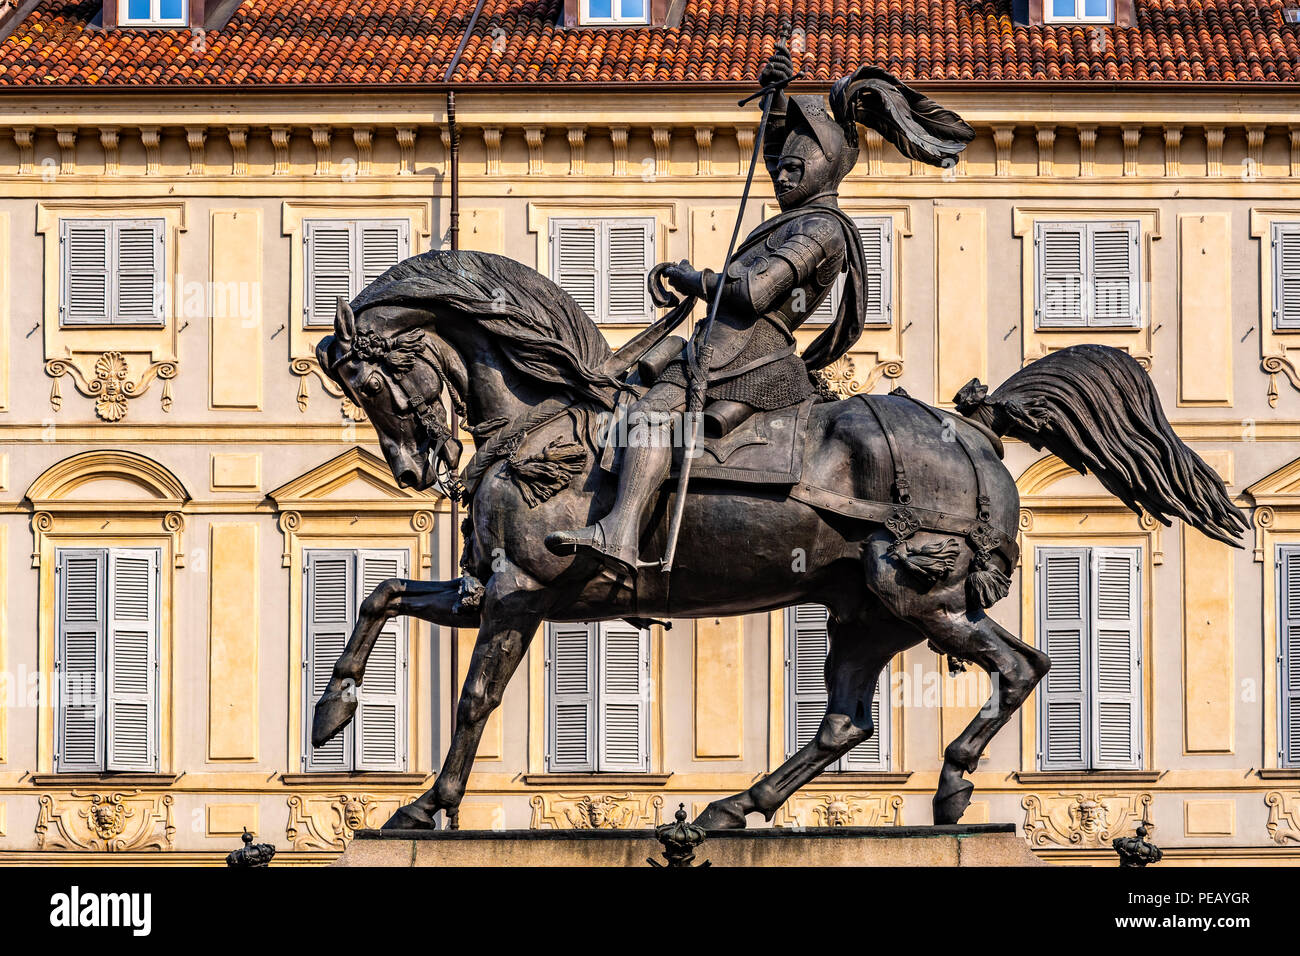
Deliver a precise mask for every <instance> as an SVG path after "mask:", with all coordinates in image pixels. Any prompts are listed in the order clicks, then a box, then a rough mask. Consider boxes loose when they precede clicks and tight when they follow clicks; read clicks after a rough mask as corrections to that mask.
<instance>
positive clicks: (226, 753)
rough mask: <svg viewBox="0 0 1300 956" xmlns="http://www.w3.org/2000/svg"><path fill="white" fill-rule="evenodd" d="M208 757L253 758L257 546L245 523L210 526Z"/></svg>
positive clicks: (255, 745) (252, 531)
mask: <svg viewBox="0 0 1300 956" xmlns="http://www.w3.org/2000/svg"><path fill="white" fill-rule="evenodd" d="M211 537H212V548H211V572H210V573H211V580H212V593H211V598H210V603H209V612H210V615H211V617H210V623H209V634H210V637H209V640H208V759H209V760H254V761H255V760H257V759H258V737H257V728H258V700H259V695H258V688H259V686H260V685H259V679H258V677H259V675H258V645H259V639H260V636H261V634H260V629H259V626H258V625H259V622H260V614H259V607H258V585H259V582H260V580H261V574H260V573H259V571H258V557H259V549H258V542H257V525H256V524H253V523H251V522H231V523H229V524H226V523H221V524H214V525H213V526H212V533H211Z"/></svg>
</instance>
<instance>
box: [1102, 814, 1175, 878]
mask: <svg viewBox="0 0 1300 956" xmlns="http://www.w3.org/2000/svg"><path fill="white" fill-rule="evenodd" d="M1154 829H1155V827H1154V826H1152V825H1151V823H1150V822H1149V821H1147V820H1145V819H1144V820H1142V821H1141V822H1139V823H1138V825H1137V836H1135V837H1116V838H1115V839H1113V840H1111V841H1110V845H1111V846H1112V847H1114V848H1115V852H1116V853H1118V854H1119V865H1120V866H1125V867H1127V866H1131V867H1138V868H1139V869H1140V868H1141V867H1144V866H1147V865H1148V864H1151V863H1159V862H1160V861H1161V859H1163V858H1164V855H1165V854H1164V851H1163V850H1161V849H1160V847H1158V846H1156V845H1155V844H1154V843H1152V842H1151V841H1150V840H1148V839H1147V834H1148V833H1150V832H1151V831H1152V830H1154Z"/></svg>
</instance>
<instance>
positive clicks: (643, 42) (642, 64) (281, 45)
mask: <svg viewBox="0 0 1300 956" xmlns="http://www.w3.org/2000/svg"><path fill="white" fill-rule="evenodd" d="M1290 2H1293V0H1255V2H1252V3H1247V2H1243V0H1136V23H1135V25H1134V26H1133V27H1131V28H1117V27H1100V28H1097V27H1082V26H1055V27H1017V26H1014V25H1013V23H1012V21H1011V2H1010V0H847V2H846V0H687V2H686V8H685V11H684V13H683V16H682V21H681V25H680V26H678V27H674V28H651V27H614V28H605V29H586V28H584V29H559V28H557V27H556V23H557V22H558V21H559V19H560V12H561V7H562V4H563V0H485V2H484V8H483V12H482V15H481V16H480V19H479V22H478V25H477V27H476V29H475V32H474V36H472V37H471V38H470V40H469V42H468V44H467V45H466V48H465V52H464V55H463V57H462V60H461V62H460V65H459V67H458V69H457V72H456V77H455V78H456V79H457V80H458V81H460V82H464V83H473V84H492V83H520V82H525V83H537V82H547V81H557V82H571V83H618V82H628V83H634V82H657V83H675V82H696V81H700V82H745V81H749V80H752V78H753V77H754V76H755V75H756V74H757V72H758V70H759V68H760V66H761V64H762V62H763V60H764V58H765V57H766V56H767V55H768V53H769V52H770V50H771V47H772V40H773V37H774V36H775V34H776V31H777V29H778V26H779V24H780V23H781V21H782V20H784V19H787V18H788V19H789V20H790V21H791V23H792V25H793V27H794V28H795V30H796V34H795V43H796V44H798V45H799V46H801V47H802V50H803V52H802V53H801V54H798V56H797V59H798V60H799V62H800V65H802V66H805V67H807V68H808V69H809V71H810V72H811V74H812V76H813V77H814V78H816V79H818V80H822V81H828V80H830V79H832V78H834V77H837V76H840V75H843V74H844V73H847V72H849V71H850V70H851V69H853V68H854V67H856V66H858V65H859V64H862V63H875V64H877V65H879V66H882V67H884V68H885V69H888V70H891V71H892V72H895V73H897V74H898V75H900V76H901V77H903V78H904V79H913V80H915V79H923V80H976V81H978V80H1047V81H1060V82H1071V81H1088V80H1094V81H1095V80H1107V81H1130V80H1131V81H1171V82H1178V81H1182V82H1189V81H1211V82H1229V83H1230V82H1243V81H1250V82H1262V83H1283V82H1293V81H1295V80H1297V79H1300V38H1298V37H1297V33H1296V29H1297V28H1295V27H1292V26H1290V25H1288V24H1285V23H1284V22H1283V20H1282V13H1281V11H1282V7H1283V6H1284V4H1285V3H1290ZM100 6H101V0H43V2H42V3H40V5H39V6H37V7H36V9H35V10H34V11H33V12H32V13H31V14H29V15H28V17H27V19H26V20H25V21H24V22H23V23H22V24H20V25H18V26H17V28H16V29H15V30H14V31H13V32H12V34H11V35H10V36H9V37H8V38H6V39H5V40H4V41H3V42H0V86H5V87H18V86H37V87H39V86H77V85H91V84H96V85H99V86H141V85H166V86H186V87H201V86H230V85H241V84H271V85H289V84H295V83H312V84H343V85H351V84H364V83H386V84H393V85H396V84H410V83H438V82H440V81H441V80H442V78H443V75H444V73H445V72H446V68H447V65H448V64H449V63H450V62H451V59H452V56H453V55H454V52H455V49H456V47H457V45H458V44H459V42H460V39H461V35H462V33H463V31H464V29H465V24H466V23H467V22H468V21H469V17H470V14H471V11H472V10H473V6H474V0H448V2H438V0H366V2H363V3H360V4H356V3H348V2H346V0H244V3H243V4H242V5H241V6H240V7H239V8H238V10H237V11H236V12H235V14H234V16H233V17H232V18H231V20H230V22H229V23H228V24H227V25H226V26H225V27H223V28H222V29H221V30H216V31H210V32H208V33H207V34H206V35H204V36H203V37H202V38H201V39H196V38H195V36H194V35H193V34H192V33H191V32H190V31H189V30H175V29H170V30H110V31H103V30H100V29H96V28H93V27H91V26H90V22H91V21H92V20H93V19H94V18H95V16H96V15H97V14H98V12H99V9H100Z"/></svg>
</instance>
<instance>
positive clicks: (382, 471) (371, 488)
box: [270, 447, 438, 508]
mask: <svg viewBox="0 0 1300 956" xmlns="http://www.w3.org/2000/svg"><path fill="white" fill-rule="evenodd" d="M270 498H271V500H272V501H274V502H275V503H276V504H277V505H279V506H280V507H282V508H289V507H298V506H301V505H302V504H304V503H310V502H322V503H323V502H339V503H345V502H356V503H379V504H394V503H397V504H400V503H402V502H410V503H411V504H413V505H427V504H428V503H429V502H431V501H434V500H436V499H437V498H438V494H437V492H434V491H416V490H415V489H413V488H401V487H399V486H398V484H397V481H396V480H395V479H394V478H393V473H392V472H391V471H389V470H388V463H387V462H385V461H384V460H383V459H382V458H379V457H378V456H376V455H374V454H372V453H371V452H368V451H366V450H365V449H364V448H358V447H354V448H349V449H348V450H347V451H345V452H344V453H343V454H341V455H338V456H336V457H334V458H331V459H330V460H329V461H327V462H325V463H324V464H321V465H317V466H316V467H315V468H313V469H312V470H311V471H308V472H306V473H305V474H302V475H299V476H298V477H297V478H295V479H293V480H292V481H290V482H287V483H285V484H283V485H281V486H280V487H279V488H276V489H275V490H274V491H272V492H271V493H270Z"/></svg>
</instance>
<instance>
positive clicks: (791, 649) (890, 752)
mask: <svg viewBox="0 0 1300 956" xmlns="http://www.w3.org/2000/svg"><path fill="white" fill-rule="evenodd" d="M801 606H803V605H796V604H792V605H790V606H789V607H786V608H785V609H783V611H782V612H781V613H782V622H783V625H784V626H783V628H782V629H783V631H784V633H785V640H784V654H785V667H784V677H783V681H784V686H783V688H782V697H783V700H784V707H785V759H787V760H788V759H789V758H790V757H792V756H793V755H794V753H795V752H796V751H797V750H798V749H799V747H798V740H799V737H798V726H797V720H796V717H797V712H796V707H797V703H798V701H797V700H796V697H797V689H796V682H795V678H796V667H797V653H796V646H795V640H796V621H797V615H798V609H799V608H800V607H801ZM829 641H830V637H829V635H827V648H828V650H829ZM892 686H893V661H892V660H891V661H888V662H886V664H885V666H884V667H883V668H882V669H881V672H880V680H879V681H877V683H876V694H877V697H878V699H879V701H880V719H879V720H878V721H877V722H876V729H875V733H873V734H872V736H871V737H870V738H869V739H870V740H875V741H877V742H878V744H879V754H880V756H879V758H878V760H877V761H876V766H852V765H850V758H851V756H852V753H853V751H850V752H849V753H846V754H843V755H842V756H840V757H837V758H836V759H835V761H834V762H832V763H831V764H829V765H828V766H827V767H826V769H825V770H824V771H823V772H824V773H890V772H892V770H893V766H894V747H893V717H894V715H893V695H892V692H891V688H892ZM866 743H867V742H866V741H864V742H863V743H861V744H858V747H862V746H865V745H866ZM856 749H857V747H855V748H854V750H856ZM859 759H861V758H859Z"/></svg>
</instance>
